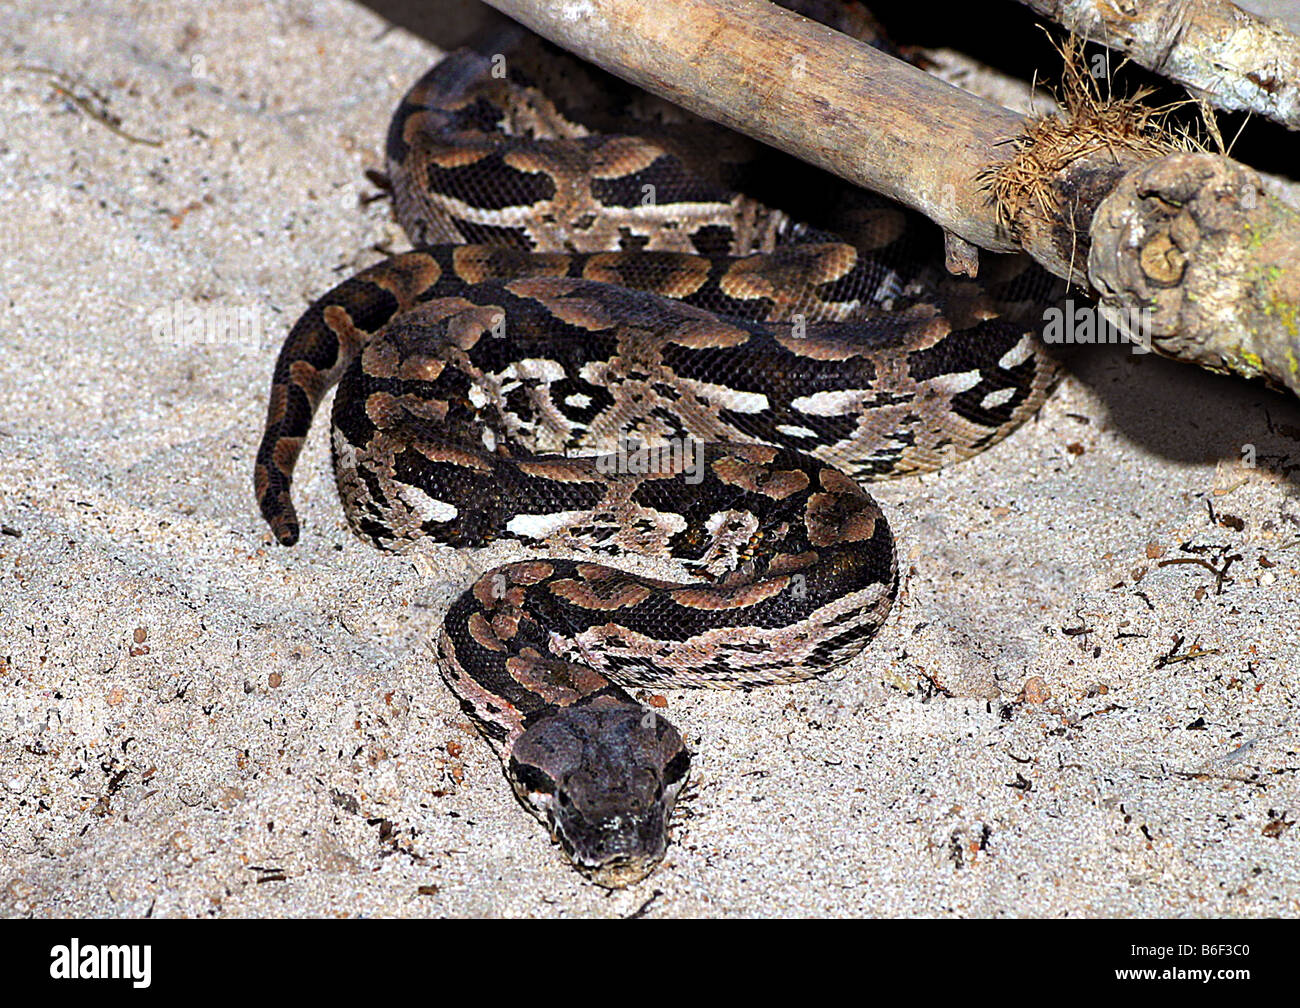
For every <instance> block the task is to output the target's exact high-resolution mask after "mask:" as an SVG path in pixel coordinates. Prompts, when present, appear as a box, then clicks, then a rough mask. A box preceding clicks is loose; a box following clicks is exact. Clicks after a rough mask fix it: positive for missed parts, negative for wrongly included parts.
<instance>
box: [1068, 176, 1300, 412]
mask: <svg viewBox="0 0 1300 1008" xmlns="http://www.w3.org/2000/svg"><path fill="white" fill-rule="evenodd" d="M1090 236H1091V249H1090V250H1089V254H1088V276H1089V279H1090V280H1091V281H1092V284H1093V286H1094V287H1095V288H1096V289H1097V291H1098V292H1099V294H1100V301H1101V305H1102V310H1103V314H1105V315H1107V317H1108V318H1111V319H1112V320H1116V319H1118V320H1120V321H1121V322H1123V323H1126V324H1127V325H1128V326H1129V327H1130V328H1132V329H1133V330H1134V335H1135V337H1136V338H1137V339H1138V340H1139V341H1141V342H1143V343H1144V344H1145V343H1146V341H1147V340H1150V343H1151V347H1152V348H1153V349H1155V350H1157V351H1158V352H1160V353H1161V354H1164V355H1165V356H1168V357H1175V358H1177V359H1178V360H1184V361H1188V362H1190V363H1193V364H1199V365H1200V366H1201V367H1205V368H1208V369H1210V370H1211V371H1223V372H1232V373H1234V374H1239V375H1244V376H1246V377H1261V378H1264V379H1265V380H1267V381H1269V382H1270V383H1271V384H1274V385H1281V386H1285V387H1287V388H1289V389H1290V390H1291V391H1292V392H1294V393H1296V394H1298V395H1300V210H1297V209H1296V208H1295V207H1294V206H1291V205H1289V204H1287V203H1284V202H1283V201H1281V200H1279V199H1277V198H1276V197H1274V196H1271V195H1269V194H1268V192H1267V190H1266V189H1265V187H1264V185H1263V182H1262V180H1261V179H1260V177H1259V175H1258V174H1256V173H1255V172H1253V171H1251V170H1250V169H1249V168H1246V167H1245V166H1243V165H1240V164H1237V163H1236V162H1234V161H1231V160H1229V159H1227V158H1222V157H1215V156H1213V155H1209V154H1190V153H1180V154H1171V155H1169V156H1168V157H1164V158H1160V159H1158V160H1155V161H1151V162H1148V163H1146V164H1144V165H1142V166H1140V167H1138V168H1136V169H1134V170H1132V171H1130V172H1128V173H1127V174H1126V175H1125V176H1124V177H1123V178H1122V179H1121V180H1120V182H1119V184H1118V185H1116V186H1115V187H1114V189H1112V190H1111V192H1110V194H1109V195H1107V196H1106V198H1105V199H1103V200H1102V201H1101V205H1100V206H1099V207H1098V209H1097V212H1096V214H1095V215H1094V217H1093V220H1092V225H1091V228H1090Z"/></svg>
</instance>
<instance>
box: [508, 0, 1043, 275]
mask: <svg viewBox="0 0 1300 1008" xmlns="http://www.w3.org/2000/svg"><path fill="white" fill-rule="evenodd" d="M488 2H489V3H490V4H491V5H492V6H493V7H495V8H497V9H498V10H500V11H501V12H502V13H504V14H507V15H509V16H510V17H512V18H514V19H515V20H516V21H518V22H520V23H521V24H524V25H526V26H527V27H529V28H531V29H532V30H533V31H535V32H537V33H538V34H539V35H542V36H544V37H545V38H548V39H550V40H551V41H552V42H555V43H556V44H557V45H560V46H563V47H564V48H565V49H568V50H570V51H571V52H574V53H577V54H578V55H579V56H582V57H583V58H584V59H587V60H590V61H591V62H592V63H595V64H596V65H598V66H600V67H602V68H604V69H605V70H608V71H609V72H610V73H613V74H615V75H617V76H619V77H622V78H623V79H624V80H628V81H631V82H632V83H634V84H637V85H640V86H641V87H643V88H645V89H646V90H647V91H651V92H653V93H655V94H657V95H659V96H661V97H663V98H667V99H668V100H669V101H672V102H675V103H676V104H678V105H682V106H684V107H685V108H688V109H690V110H691V111H692V112H696V113H698V114H699V115H702V116H704V117H705V118H706V119H712V120H713V121H714V122H719V123H722V124H723V125H725V126H730V127H731V128H733V129H736V130H739V131H740V132H742V133H746V134H748V135H749V136H752V137H755V138H757V139H759V140H762V141H764V142H765V143H769V144H771V145H772V146H774V147H778V148H780V149H781V150H785V151H788V152H790V153H791V154H794V155H795V156H797V157H799V158H801V159H803V160H805V161H808V162H811V163H812V164H815V165H818V166H820V167H822V168H825V169H827V170H828V171H831V172H834V173H835V174H836V175H839V176H840V177H841V178H845V179H848V180H849V181H850V182H853V183H855V184H857V185H861V186H865V187H866V188H868V189H873V190H875V191H876V192H879V193H883V194H884V195H886V196H888V197H890V198H891V199H895V200H898V202H900V203H903V204H906V205H907V206H910V207H912V208H914V209H916V210H919V211H920V212H921V213H923V214H925V215H926V216H927V217H929V218H931V219H932V220H934V221H937V222H938V223H939V224H941V225H942V226H943V227H944V228H945V229H947V230H949V231H952V232H954V233H956V234H958V235H960V236H961V237H963V238H965V239H967V240H968V241H971V242H973V243H974V244H976V245H979V246H980V247H982V248H987V249H993V250H995V251H1002V252H1007V251H1012V250H1015V249H1016V248H1017V246H1016V245H1015V243H1014V242H1013V241H1012V239H1011V237H1010V236H1009V235H1008V234H1007V233H1006V232H1005V231H1004V230H1003V229H1002V228H1001V227H1000V226H999V224H998V221H997V215H996V213H995V212H994V210H993V208H992V207H991V206H989V205H988V194H987V193H986V192H984V191H983V189H982V185H981V183H980V182H979V181H977V179H978V176H979V173H980V172H981V171H982V170H983V169H985V168H987V167H988V165H989V163H990V161H991V160H993V159H994V155H995V153H996V151H997V146H996V145H997V144H998V143H999V142H1000V141H1003V140H1005V139H1007V138H1008V137H1013V136H1015V135H1016V134H1017V133H1018V132H1019V131H1020V127H1021V119H1020V117H1019V116H1018V115H1016V114H1015V113H1014V112H1011V111H1010V110H1008V109H1004V108H1001V107H1000V106H997V105H992V104H990V103H989V102H986V101H981V100H980V99H978V98H975V97H974V96H972V95H969V94H966V93H964V92H962V91H959V90H958V89H956V88H953V87H951V86H950V85H947V84H945V83H943V82H942V81H939V80H936V79H935V78H933V77H931V76H930V75H929V74H927V73H925V72H924V71H923V70H918V69H917V68H916V67H913V66H911V65H909V64H906V63H903V62H901V61H899V60H895V59H892V58H890V57H889V56H886V55H885V54H884V53H882V52H879V51H877V50H875V49H872V48H871V47H870V46H865V45H862V44H861V43H859V42H856V41H854V40H853V39H850V38H848V37H847V36H845V35H843V34H841V33H840V32H837V31H834V30H832V29H830V28H827V27H826V26H825V25H821V24H818V23H816V22H814V21H810V20H808V19H807V18H804V17H800V16H799V15H797V14H792V13H790V12H789V11H786V10H783V9H781V8H779V7H774V6H773V5H772V4H769V3H766V2H764V0H663V2H660V3H647V2H645V0H488Z"/></svg>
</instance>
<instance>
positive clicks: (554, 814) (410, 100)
mask: <svg viewBox="0 0 1300 1008" xmlns="http://www.w3.org/2000/svg"><path fill="white" fill-rule="evenodd" d="M787 6H794V5H791V4H787ZM808 6H809V5H808V4H807V3H805V4H804V7H805V9H806V8H807V7H808ZM812 6H814V7H815V8H816V9H814V10H811V11H810V13H812V14H814V15H815V16H818V17H819V19H822V20H826V21H828V23H831V24H832V26H834V27H838V28H840V29H841V30H845V31H850V32H852V33H854V34H857V35H858V36H859V37H861V38H865V39H866V40H867V41H869V42H871V43H872V44H883V43H878V42H877V39H878V35H877V34H876V32H875V29H874V26H871V25H869V24H866V22H865V21H864V19H863V17H862V16H858V15H854V16H853V17H850V18H849V19H848V21H846V20H845V19H844V16H843V15H834V17H836V18H838V20H832V19H831V17H832V15H828V14H827V10H829V8H828V7H827V5H826V3H824V2H818V3H816V4H815V5H812ZM835 9H836V10H843V9H847V10H850V11H852V10H854V8H838V7H837V8H835ZM855 18H856V20H855ZM379 181H380V183H381V185H382V186H383V188H385V189H386V190H387V195H388V196H389V197H390V198H391V199H392V202H393V208H394V213H395V216H396V218H397V220H398V222H399V223H400V224H401V226H402V227H403V229H404V230H405V232H406V234H407V235H408V236H409V238H410V239H411V243H412V248H411V250H410V251H407V252H400V253H394V254H389V255H388V256H387V257H386V258H384V259H383V260H381V261H379V262H378V263H376V264H375V265H372V266H369V267H367V268H365V269H363V270H361V271H360V272H359V273H357V274H356V275H355V276H352V277H350V278H349V279H347V280H345V281H344V282H343V283H341V284H339V285H337V286H335V287H334V288H333V289H332V290H330V291H329V292H328V293H326V294H325V295H324V296H322V297H320V298H318V299H317V300H316V301H314V302H313V303H312V304H311V305H310V307H309V308H308V309H307V310H306V312H305V313H304V314H303V315H302V317H301V318H300V319H299V320H298V321H297V323H296V324H295V325H294V326H293V328H292V329H291V330H290V332H289V334H288V336H287V338H286V339H285V341H284V344H283V346H282V347H281V349H280V352H279V356H278V358H277V360H276V363H275V368H274V373H273V376H272V384H271V390H270V396H269V403H268V408H267V420H266V426H265V430H264V432H263V436H262V440H261V444H260V447H259V449H258V452H257V457H256V462H255V466H254V491H255V495H256V498H257V501H258V504H259V507H260V510H261V513H262V516H263V517H264V519H265V520H266V522H267V523H268V524H269V526H270V529H271V531H272V533H273V535H274V537H275V539H276V540H277V541H278V542H279V543H281V544H284V545H286V546H291V545H293V544H294V543H295V542H297V541H298V538H299V535H300V532H301V527H300V523H299V519H298V516H297V512H296V510H295V507H294V503H293V500H292V493H291V489H292V478H293V471H294V465H295V462H296V460H297V458H298V455H299V453H300V451H301V449H302V446H303V443H304V441H305V439H306V437H307V434H308V432H309V429H310V426H311V423H312V418H313V415H314V414H315V412H316V409H317V407H318V406H319V404H320V403H321V402H322V400H323V399H324V398H325V396H326V393H327V392H328V391H329V390H330V389H331V388H333V387H334V386H336V385H337V390H336V392H335V396H334V402H333V409H332V418H331V435H330V444H331V455H332V459H333V466H334V471H335V477H336V483H337V488H338V493H339V497H340V500H341V502H342V504H343V510H344V513H345V515H346V518H347V522H348V524H349V526H350V527H351V529H352V531H353V532H354V533H355V534H356V535H357V536H358V537H360V538H361V539H362V540H364V541H366V542H368V543H370V544H371V545H373V546H375V547H378V548H379V549H381V550H386V551H402V550H406V549H409V548H411V547H412V546H413V545H415V544H416V543H419V542H430V543H436V544H442V545H445V546H450V547H455V548H458V549H471V550H474V549H480V548H483V547H486V546H489V545H493V544H498V543H508V544H510V548H511V549H517V550H518V558H517V559H513V560H511V561H510V562H508V563H504V564H501V565H498V566H494V567H492V568H491V569H489V570H487V571H486V572H484V573H482V574H481V575H480V576H477V577H476V578H474V580H473V582H472V583H471V584H469V585H468V587H466V588H465V590H464V591H463V592H462V593H461V594H460V595H459V596H458V597H457V598H456V599H455V600H454V601H453V602H452V603H451V605H450V608H449V610H448V611H447V613H446V616H445V618H444V619H443V622H442V624H441V628H440V630H439V632H438V635H437V642H436V645H433V644H431V650H432V651H433V655H434V657H435V659H436V662H437V666H438V670H439V672H440V673H441V677H442V679H443V680H444V682H445V683H446V685H447V686H448V687H449V688H450V690H451V692H452V693H453V694H454V695H455V696H456V698H457V699H458V701H459V704H460V707H461V709H462V710H463V711H464V712H465V713H466V714H467V715H468V716H469V717H470V719H471V720H472V721H473V723H474V724H475V726H476V727H477V729H478V730H479V733H480V734H481V735H482V737H483V739H484V740H485V741H486V742H487V744H488V745H489V746H490V747H491V749H492V750H493V751H494V753H495V754H496V755H497V756H498V757H499V759H500V761H501V763H502V766H503V769H504V772H505V776H506V778H507V779H508V780H509V782H510V784H511V786H512V788H513V791H514V793H515V795H516V797H517V798H518V799H519V801H520V802H521V803H522V805H523V806H524V808H525V809H527V810H528V811H530V812H532V813H533V814H534V815H535V816H536V817H537V818H538V819H539V820H540V821H541V822H542V823H543V825H544V826H545V827H546V829H547V830H548V832H549V834H550V837H551V839H552V841H553V842H554V843H556V844H558V845H559V846H560V848H561V849H562V850H563V853H564V854H565V855H566V856H567V858H568V860H569V862H570V863H571V864H572V865H573V866H574V867H576V868H577V869H578V870H579V871H580V872H581V873H582V874H583V875H584V876H585V877H587V878H588V879H590V880H591V881H593V882H595V883H597V884H599V885H602V886H606V887H608V888H619V887H622V886H627V885H631V884H633V883H635V882H637V881H639V880H641V879H643V878H645V877H646V876H647V875H648V874H649V873H650V872H651V871H652V870H654V868H655V867H656V865H658V864H659V863H660V862H661V861H662V859H663V858H664V855H665V852H666V850H667V849H668V843H669V836H670V825H671V820H672V814H673V810H674V807H675V805H676V802H677V798H678V796H679V794H680V793H681V790H682V787H683V785H684V784H685V782H686V780H687V779H688V776H689V772H690V768H691V752H690V750H689V748H688V746H687V744H686V742H685V740H684V738H683V736H682V734H681V732H680V731H679V730H678V729H677V728H676V727H675V726H674V725H673V724H672V723H671V722H670V721H669V720H668V719H666V718H665V717H664V716H663V715H662V714H661V713H659V710H658V709H656V706H655V705H654V702H653V701H654V700H655V699H660V700H661V699H662V698H656V697H654V696H653V695H650V694H647V693H646V691H647V690H653V689H658V688H669V689H671V688H678V687H712V688H722V689H742V690H747V689H751V688H754V687H761V686H769V685H775V684H783V683H795V682H798V681H801V680H805V679H808V678H810V677H815V676H820V675H823V674H825V673H826V672H827V671H828V670H831V669H835V668H839V667H841V666H843V665H844V664H845V663H847V662H848V661H850V660H851V659H853V658H854V657H856V656H857V655H858V654H859V653H860V652H862V651H863V649H864V648H865V647H866V646H867V644H868V643H869V642H870V641H871V639H872V638H873V636H875V634H876V633H877V631H878V630H879V629H880V627H881V626H882V624H883V623H884V622H885V620H886V617H887V616H888V614H889V612H890V610H891V607H892V605H893V602H894V600H895V598H896V596H897V594H898V591H899V582H900V575H899V565H898V561H897V556H896V547H895V542H894V538H893V535H892V533H891V531H890V528H889V523H888V521H887V520H886V518H885V515H884V514H883V513H882V511H881V509H880V507H879V506H878V505H877V503H876V502H875V500H874V499H873V498H872V497H871V496H870V495H869V494H868V493H867V491H866V490H865V489H864V488H863V485H862V484H863V483H867V482H871V481H874V480H882V479H892V478H896V477H902V476H908V475H913V474H918V473H924V472H929V471H932V470H934V469H937V468H939V467H940V466H943V465H945V464H948V463H951V462H956V461H960V460H962V459H967V458H970V457H971V456H974V455H976V454H978V453H979V452H981V451H983V450H984V449H986V448H988V447H989V446H990V445H992V444H994V443H996V442H997V441H999V440H1001V439H1002V438H1004V437H1006V436H1007V435H1008V434H1009V433H1011V432H1012V431H1013V430H1014V429H1015V428H1016V427H1018V426H1019V425H1021V424H1022V423H1024V422H1025V421H1026V420H1027V419H1028V418H1029V417H1031V416H1033V415H1034V414H1035V413H1036V411H1037V410H1038V408H1039V407H1040V406H1041V405H1042V403H1043V402H1044V401H1045V399H1046V398H1047V396H1048V394H1049V393H1050V391H1051V388H1052V386H1053V384H1054V382H1055V381H1056V379H1057V373H1058V369H1057V367H1056V365H1055V364H1054V363H1053V361H1052V360H1051V358H1050V357H1049V356H1048V355H1047V354H1046V353H1045V351H1044V348H1043V347H1042V345H1041V342H1040V341H1039V339H1038V338H1037V337H1038V332H1039V330H1040V328H1041V325H1042V318H1043V311H1044V306H1045V305H1046V304H1048V303H1050V301H1051V299H1052V297H1053V296H1054V294H1053V292H1052V285H1051V283H1050V278H1049V277H1047V275H1046V274H1045V273H1043V272H1042V271H1041V270H1039V269H1038V268H1037V267H1035V266H1034V265H1033V264H1032V263H1030V262H1029V261H1028V260H1027V259H1025V258H1023V257H1012V256H991V255H984V256H982V258H981V260H980V264H979V268H978V274H977V276H978V278H977V279H975V278H971V277H966V276H952V275H949V274H948V273H947V271H946V270H945V269H944V259H943V255H942V236H941V234H940V233H939V232H938V231H937V229H936V228H935V227H934V226H933V225H931V224H930V223H929V222H928V221H926V220H925V219H924V218H921V217H920V216H919V215H915V214H913V213H912V212H911V211H906V210H904V209H903V208H901V207H899V206H898V205H896V204H894V203H891V202H889V201H887V200H885V199H884V198H883V197H879V196H876V195H874V194H871V193H868V192H866V191H864V190H860V189H856V188H854V187H852V186H849V185H847V184H844V183H840V182H839V181H838V180H836V179H833V178H831V177H830V176H828V175H825V174H823V173H821V172H819V171H817V170H816V169H814V168H811V167H809V166H807V165H804V164H802V163H801V162H798V161H797V160H795V159H793V158H790V157H788V156H786V155H783V154H780V153H778V152H776V151H773V150H771V149H768V148H765V147H762V146H761V145H758V144H756V143H754V142H752V141H749V140H748V139H746V138H744V137H742V136H740V135H739V134H736V133H732V132H729V131H727V130H725V129H723V128H721V127H719V126H716V125H714V124H712V123H708V122H705V121H704V120H701V119H697V118H696V117H694V116H693V115H691V114H689V113H687V112H685V111H683V110H681V109H679V108H677V107H675V106H673V105H671V104H669V103H667V102H665V101H662V100H660V99H658V98H656V97H654V96H652V95H649V94H648V93H646V92H644V91H641V90H639V89H637V88H635V87H633V86H631V85H628V84H624V83H623V82H622V81H620V80H618V79H617V78H615V77H613V76H611V75H609V74H607V73H605V72H604V71H601V70H599V69H597V68H595V67H593V66H591V65H590V64H587V63H585V62H583V61H581V60H579V59H577V58H576V57H573V56H570V55H569V54H567V53H565V52H564V51H563V50H560V49H558V48H556V47H554V46H552V45H551V44H550V43H548V42H546V41H544V40H542V39H540V38H539V37H537V36H536V35H534V34H532V33H530V32H528V31H527V30H525V29H523V28H521V27H518V26H515V25H513V24H511V25H506V26H504V27H501V26H497V27H494V28H493V29H491V31H490V32H489V33H487V34H485V35H483V36H480V37H479V38H478V39H476V40H473V41H471V42H470V43H469V44H467V45H466V46H464V47H462V48H460V49H457V50H455V51H452V52H450V53H448V54H447V55H446V56H445V57H444V58H443V59H442V60H441V61H440V62H438V63H437V64H436V65H435V66H434V67H433V69H431V70H430V71H429V72H428V73H426V74H425V75H424V76H423V77H422V78H421V79H420V80H419V81H418V82H417V83H416V84H415V85H414V87H413V88H411V90H410V91H409V92H408V93H407V94H406V95H405V97H404V98H403V99H402V101H401V103H400V105H399V107H398V109H397V111H396V113H395V115H394V117H393V119H392V122H391V125H390V127H389V132H388V137H387V141H386V173H385V174H384V175H383V176H381V177H380V178H379ZM666 572H667V576H666ZM660 706H662V703H661V704H660Z"/></svg>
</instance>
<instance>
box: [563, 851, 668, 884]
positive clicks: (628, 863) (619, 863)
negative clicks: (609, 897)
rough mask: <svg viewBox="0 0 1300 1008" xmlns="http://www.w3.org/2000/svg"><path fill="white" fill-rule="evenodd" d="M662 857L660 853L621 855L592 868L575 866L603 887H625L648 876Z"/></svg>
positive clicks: (657, 865)
mask: <svg viewBox="0 0 1300 1008" xmlns="http://www.w3.org/2000/svg"><path fill="white" fill-rule="evenodd" d="M662 859H663V855H662V854H660V855H659V856H658V857H645V858H634V857H622V858H615V859H614V860H613V861H609V862H607V863H605V864H603V865H600V866H599V867H594V868H593V867H589V866H586V865H581V864H579V865H578V866H577V867H578V870H579V871H580V872H582V874H583V875H584V876H586V877H587V878H588V879H590V880H591V881H592V882H594V883H596V885H598V886H600V887H601V888H603V889H626V888H627V887H628V886H632V885H636V884H637V883H638V882H640V881H642V880H643V879H646V878H648V877H649V876H650V875H651V874H652V873H653V872H654V870H655V869H656V868H658V867H659V862H660V861H661V860H662ZM574 863H575V864H577V862H574Z"/></svg>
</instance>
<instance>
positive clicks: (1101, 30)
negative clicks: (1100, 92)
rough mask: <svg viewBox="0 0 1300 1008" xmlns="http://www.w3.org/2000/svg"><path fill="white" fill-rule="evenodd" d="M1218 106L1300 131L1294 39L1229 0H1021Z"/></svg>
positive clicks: (1299, 50) (1299, 68)
mask: <svg viewBox="0 0 1300 1008" xmlns="http://www.w3.org/2000/svg"><path fill="white" fill-rule="evenodd" d="M1020 2H1021V3H1023V4H1025V5H1026V6H1028V7H1031V8H1033V9H1034V10H1035V11H1037V12H1038V13H1039V14H1042V15H1043V16H1044V17H1047V18H1050V19H1051V20H1053V21H1055V22H1056V23H1057V24H1059V25H1061V26H1062V27H1064V28H1067V29H1068V30H1070V31H1072V32H1074V33H1075V34H1077V35H1081V36H1083V37H1084V38H1087V39H1089V40H1090V41H1094V42H1100V43H1101V44H1102V45H1105V46H1107V47H1109V48H1111V49H1115V50H1118V51H1120V52H1123V53H1127V54H1128V55H1129V56H1131V57H1132V58H1133V60H1134V61H1135V62H1136V63H1139V64H1141V65H1142V66H1144V67H1146V68H1147V69H1148V70H1151V71H1153V72H1155V73H1158V74H1160V75H1161V76H1163V77H1168V78H1169V79H1170V80H1173V81H1177V82H1178V83H1179V84H1182V85H1184V86H1185V87H1187V88H1188V89H1189V90H1190V91H1192V93H1193V94H1195V95H1197V96H1200V97H1203V98H1205V99H1206V100H1207V101H1208V102H1209V103H1210V104H1212V105H1214V106H1215V107H1216V108H1221V109H1228V110H1230V111H1247V112H1255V113H1258V114H1259V115H1262V116H1267V117H1268V118H1269V119H1272V120H1274V121H1275V122H1279V123H1281V124H1282V125H1284V126H1286V127H1287V128H1288V129H1295V130H1300V38H1297V37H1296V36H1295V35H1292V34H1291V33H1290V32H1288V31H1286V30H1285V29H1283V28H1282V27H1280V26H1278V25H1275V24H1271V23H1269V22H1267V21H1264V20H1262V19H1260V18H1257V17H1255V16H1254V15H1253V14H1248V13H1247V12H1246V11H1243V10H1241V9H1240V8H1239V7H1236V6H1234V5H1233V4H1231V3H1228V2H1227V0H1141V2H1134V0H1129V2H1123V3H1117V2H1116V0H1020Z"/></svg>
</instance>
